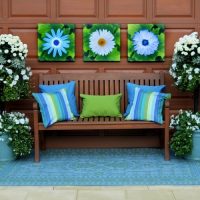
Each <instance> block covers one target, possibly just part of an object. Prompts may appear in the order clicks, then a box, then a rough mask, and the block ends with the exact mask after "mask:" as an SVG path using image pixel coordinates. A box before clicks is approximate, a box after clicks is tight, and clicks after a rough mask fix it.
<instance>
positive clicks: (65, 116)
mask: <svg viewBox="0 0 200 200" xmlns="http://www.w3.org/2000/svg"><path fill="white" fill-rule="evenodd" d="M32 95H33V97H34V98H35V99H36V101H37V102H38V104H39V106H40V112H41V114H42V121H43V124H44V127H45V128H47V127H48V126H50V125H52V124H54V123H55V122H58V121H63V120H73V119H74V115H73V113H72V111H71V108H70V104H69V100H68V97H67V90H66V89H61V90H60V91H58V92H55V93H33V94H32Z"/></svg>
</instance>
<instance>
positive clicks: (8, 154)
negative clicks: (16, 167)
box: [0, 135, 15, 161]
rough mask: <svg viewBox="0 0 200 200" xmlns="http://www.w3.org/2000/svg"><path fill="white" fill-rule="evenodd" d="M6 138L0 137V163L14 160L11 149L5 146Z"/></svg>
mask: <svg viewBox="0 0 200 200" xmlns="http://www.w3.org/2000/svg"><path fill="white" fill-rule="evenodd" d="M7 140H8V137H7V136H6V135H3V136H0V161H12V160H15V155H14V154H13V151H12V148H11V147H10V146H8V144H7Z"/></svg>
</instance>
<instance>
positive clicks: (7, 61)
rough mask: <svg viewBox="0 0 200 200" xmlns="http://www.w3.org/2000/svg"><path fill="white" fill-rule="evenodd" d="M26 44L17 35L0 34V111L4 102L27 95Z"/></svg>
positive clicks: (28, 76)
mask: <svg viewBox="0 0 200 200" xmlns="http://www.w3.org/2000/svg"><path fill="white" fill-rule="evenodd" d="M27 53H28V49H27V45H26V44H24V43H22V41H21V40H20V38H19V37H18V36H13V35H11V34H1V35H0V113H2V112H3V110H4V102H8V101H13V100H18V99H20V98H23V97H27V96H28V95H29V79H30V76H31V75H32V72H31V69H30V67H26V65H25V58H26V57H27Z"/></svg>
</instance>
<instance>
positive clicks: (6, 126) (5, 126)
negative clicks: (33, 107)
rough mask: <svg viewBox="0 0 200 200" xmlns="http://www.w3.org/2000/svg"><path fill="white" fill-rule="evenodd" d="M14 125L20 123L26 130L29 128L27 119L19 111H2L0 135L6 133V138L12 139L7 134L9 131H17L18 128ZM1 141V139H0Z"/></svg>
mask: <svg viewBox="0 0 200 200" xmlns="http://www.w3.org/2000/svg"><path fill="white" fill-rule="evenodd" d="M16 125H22V126H23V128H24V129H26V130H27V131H30V130H31V127H30V125H29V119H28V118H27V117H26V116H25V114H24V113H20V112H10V113H7V112H3V114H2V115H0V135H3V134H7V135H8V136H9V137H8V140H10V141H12V136H11V135H9V133H10V131H11V130H12V131H13V130H15V132H16V133H18V129H17V128H15V126H16ZM1 141H3V139H1Z"/></svg>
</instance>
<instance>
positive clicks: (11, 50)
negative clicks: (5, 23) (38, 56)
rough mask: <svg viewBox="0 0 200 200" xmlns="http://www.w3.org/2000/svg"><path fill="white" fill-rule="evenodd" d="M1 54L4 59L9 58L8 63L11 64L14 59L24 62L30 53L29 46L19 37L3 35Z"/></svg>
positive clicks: (0, 41) (0, 42)
mask: <svg viewBox="0 0 200 200" xmlns="http://www.w3.org/2000/svg"><path fill="white" fill-rule="evenodd" d="M0 53H1V54H2V55H3V56H4V57H8V59H6V62H7V63H11V62H12V58H20V59H21V60H24V59H25V58H26V56H27V53H28V49H27V44H23V43H22V42H21V40H20V38H19V37H18V36H13V35H11V34H1V35H0Z"/></svg>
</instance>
